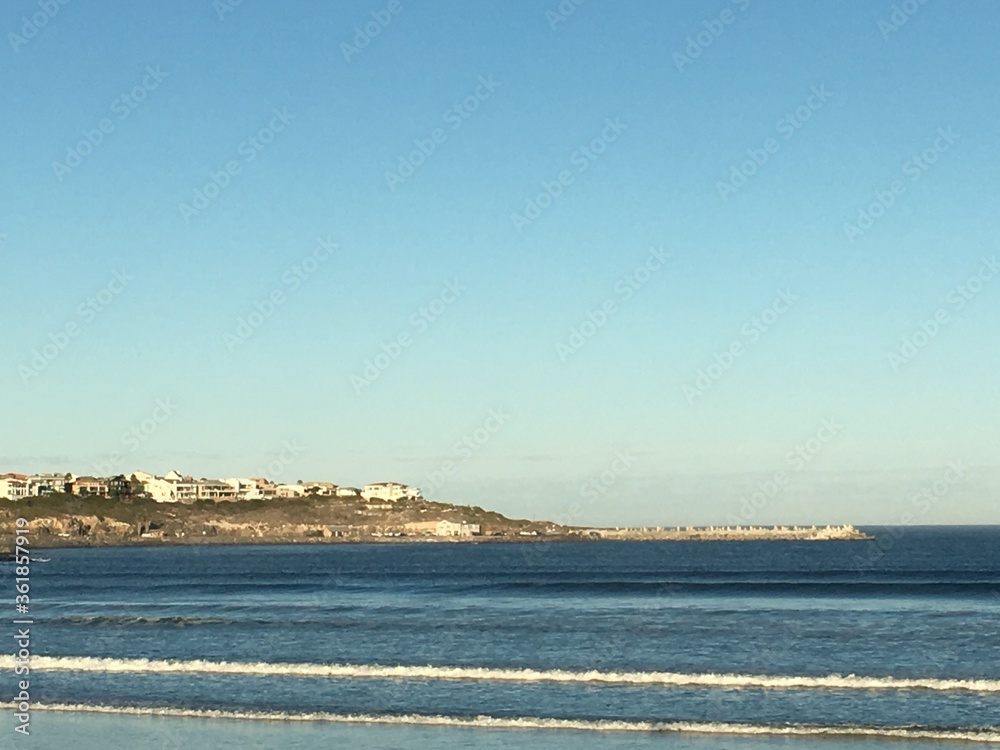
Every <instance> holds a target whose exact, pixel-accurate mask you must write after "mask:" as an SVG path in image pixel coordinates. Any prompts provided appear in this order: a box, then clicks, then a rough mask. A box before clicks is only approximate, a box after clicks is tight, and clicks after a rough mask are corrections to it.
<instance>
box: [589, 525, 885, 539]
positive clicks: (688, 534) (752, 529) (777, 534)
mask: <svg viewBox="0 0 1000 750" xmlns="http://www.w3.org/2000/svg"><path fill="white" fill-rule="evenodd" d="M571 533H573V534H574V535H576V536H582V537H587V538H591V539H608V540H622V541H643V540H647V541H651V540H662V541H675V542H685V541H691V542H695V541H713V542H748V541H783V540H784V541H802V542H830V541H849V540H859V539H874V538H875V537H873V536H869V535H868V534H866V533H864V532H863V531H860V530H859V529H857V528H856V527H854V526H851V525H849V524H848V525H843V526H687V527H684V528H681V527H680V526H678V527H675V528H617V529H573V530H572V532H571Z"/></svg>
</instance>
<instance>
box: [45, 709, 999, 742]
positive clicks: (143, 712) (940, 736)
mask: <svg viewBox="0 0 1000 750" xmlns="http://www.w3.org/2000/svg"><path fill="white" fill-rule="evenodd" d="M33 707H34V708H35V709H38V710H43V711H63V712H75V713H98V714H125V715H131V716H161V717H176V718H192V719H241V720H250V721H301V722H330V723H337V724H383V725H405V726H425V727H467V728H481V729H562V730H574V731H592V732H663V733H668V732H669V733H689V734H725V735H773V736H798V737H885V738H897V739H909V740H940V741H967V742H983V743H986V742H1000V729H998V728H996V727H991V728H984V729H978V730H977V729H972V728H964V729H937V728H933V727H875V726H857V725H843V726H817V725H807V724H792V725H769V724H725V723H716V722H689V721H672V722H658V721H616V720H593V721H592V720H587V719H546V718H538V717H532V716H519V717H514V718H505V717H496V716H470V717H462V716H443V715H422V714H403V715H391V714H390V715H378V714H335V713H325V712H316V713H284V712H280V711H220V710H214V709H196V708H167V707H142V706H100V705H87V704H61V703H56V704H41V703H40V704H35V705H34V706H33Z"/></svg>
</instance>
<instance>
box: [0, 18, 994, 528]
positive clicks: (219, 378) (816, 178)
mask: <svg viewBox="0 0 1000 750" xmlns="http://www.w3.org/2000/svg"><path fill="white" fill-rule="evenodd" d="M577 3H578V4H577ZM864 6H865V7H863V8H862V7H854V6H853V5H852V7H850V8H847V7H844V6H843V4H835V3H820V2H797V3H791V2H782V3H777V2H763V0H734V1H733V2H727V1H726V0H717V1H714V2H671V3H661V2H652V1H649V2H640V1H639V0H636V1H635V2H628V3H611V2H599V0H588V1H586V2H581V0H576V3H574V2H564V3H562V4H561V5H560V3H558V2H556V0H551V1H550V2H527V1H526V0H518V1H515V2H512V1H510V0H482V1H478V2H461V1H459V0H449V1H442V2H433V3H432V2H415V1H414V2H408V1H407V0H398V1H396V2H388V1H386V2H381V0H379V1H377V2H368V1H364V2H361V1H359V0H345V1H344V2H337V3H328V2H320V1H319V0H290V2H286V3H281V4H276V3H263V2H259V1H252V0H248V1H246V2H242V3H236V2H235V1H234V0H219V1H218V2H216V3H214V4H213V3H212V2H211V0H178V1H177V2H172V3H165V4H155V3H154V4H146V3H141V4H130V5H124V4H121V3H107V2H105V3H101V2H98V3H84V2H80V1H79V0H78V1H77V2H68V3H67V4H65V5H60V4H58V3H57V2H55V1H54V0H53V2H51V4H50V5H47V4H46V3H45V2H41V3H39V2H29V1H28V0H16V1H15V2H11V3H7V4H5V7H4V9H3V10H2V11H0V32H3V33H4V35H5V42H4V43H3V44H4V46H3V47H2V49H0V56H3V57H4V58H5V59H4V62H3V65H2V66H0V87H2V91H3V101H4V104H5V106H4V114H3V117H2V120H0V123H2V124H0V127H2V128H3V131H4V133H3V136H4V137H3V138H2V139H0V156H2V164H3V170H4V177H5V179H4V180H3V182H2V187H0V190H2V191H3V192H2V195H0V198H2V200H0V258H2V270H3V274H2V279H3V290H4V294H3V322H2V325H0V351H2V352H3V360H2V361H3V367H2V368H0V403H2V408H3V415H4V420H3V426H4V429H3V431H2V434H0V471H10V470H14V471H38V470H60V471H62V470H67V471H74V472H76V473H93V472H97V471H99V469H101V468H108V469H113V470H114V473H118V472H125V473H129V472H131V471H134V470H136V469H144V470H147V471H151V472H156V473H163V472H166V471H167V470H169V469H171V468H177V469H179V470H181V471H182V472H186V473H190V474H193V475H195V476H209V477H216V476H242V475H248V474H250V475H258V474H266V475H268V476H270V477H272V478H274V479H278V480H281V481H295V480H297V479H306V480H312V479H328V480H331V481H336V482H338V483H341V484H359V483H365V482H370V481H377V480H388V479H394V480H399V481H404V482H408V483H411V484H416V485H418V486H421V487H422V488H423V489H424V492H425V494H426V495H428V496H430V497H433V498H436V499H442V500H446V501H453V502H468V503H473V504H480V505H483V506H487V507H491V508H495V509H498V510H500V511H502V512H505V513H508V514H514V515H520V516H528V517H531V516H534V517H537V518H543V517H557V518H562V519H564V520H566V519H569V520H573V521H575V522H578V523H595V524H596V523H604V524H615V523H620V524H653V525H659V524H662V525H669V524H678V523H683V524H687V523H723V522H726V521H727V520H732V519H733V517H734V516H736V517H739V515H740V514H741V513H743V516H742V517H743V518H744V519H745V520H747V521H750V522H755V523H773V522H795V523H798V522H816V523H826V522H855V523H899V522H900V521H901V519H903V515H902V514H904V513H907V512H909V513H912V515H913V519H912V522H914V523H958V522H964V523H977V522H978V523H998V522H1000V511H998V510H997V507H998V502H997V501H998V499H1000V481H998V476H1000V470H998V460H997V453H996V448H997V445H998V442H1000V440H998V438H1000V428H998V419H997V415H998V405H1000V404H998V390H997V372H998V371H1000V349H998V346H997V322H998V320H1000V273H998V271H997V269H996V263H995V260H994V259H995V257H996V255H997V254H998V240H997V237H998V229H1000V220H998V218H997V217H998V216H1000V213H998V211H997V198H998V190H997V184H996V179H997V174H998V171H1000V137H998V136H1000V98H998V97H997V95H996V82H997V80H998V73H1000V58H998V56H997V41H996V40H997V38H998V36H1000V7H998V6H997V4H996V3H995V2H990V1H989V0H970V1H969V2H963V3H961V4H958V5H954V4H947V3H944V2H940V0H932V1H931V2H928V3H926V4H923V5H921V4H919V3H917V2H915V0H910V2H909V3H902V4H901V5H898V6H896V10H895V11H894V4H893V3H891V2H888V1H886V2H871V3H865V4H864ZM994 276H997V279H996V280H993V277H994ZM258 311H263V312H258ZM907 342H908V343H907ZM952 462H957V466H959V467H960V469H959V470H958V471H956V470H955V469H954V468H952V469H949V468H948V467H949V465H950V464H951V463H952ZM107 473H111V472H107ZM768 482H772V485H769V484H768ZM934 482H937V483H938V484H937V487H938V491H937V494H932V495H931V496H930V497H932V498H933V502H931V501H930V500H926V499H925V501H924V502H919V501H918V500H917V499H915V494H916V493H918V492H920V491H921V490H922V489H925V488H933V487H934ZM760 483H763V485H762V487H763V489H760V488H759V487H758V485H760ZM755 488H757V490H758V491H759V492H762V493H763V495H760V496H758V497H757V498H756V500H755V501H752V500H751V498H750V493H751V492H753V491H754V490H755ZM753 502H755V503H756V505H758V506H759V507H753V508H752V510H751V511H746V508H747V507H748V505H747V503H753ZM741 509H743V510H741Z"/></svg>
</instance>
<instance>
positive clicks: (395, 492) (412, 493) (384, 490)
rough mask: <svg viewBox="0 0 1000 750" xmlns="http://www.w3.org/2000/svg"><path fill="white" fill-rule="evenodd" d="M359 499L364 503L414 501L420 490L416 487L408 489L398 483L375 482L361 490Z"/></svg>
mask: <svg viewBox="0 0 1000 750" xmlns="http://www.w3.org/2000/svg"><path fill="white" fill-rule="evenodd" d="M361 497H362V499H364V500H365V501H369V500H388V501H389V502H396V501H397V500H414V499H416V498H419V497H421V495H420V490H419V489H417V488H416V487H408V486H406V485H405V484H400V483H399V482H376V483H375V484H366V485H365V488H364V489H363V490H361Z"/></svg>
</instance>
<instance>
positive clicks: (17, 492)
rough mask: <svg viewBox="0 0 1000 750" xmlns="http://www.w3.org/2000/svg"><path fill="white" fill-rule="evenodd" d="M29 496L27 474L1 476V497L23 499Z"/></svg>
mask: <svg viewBox="0 0 1000 750" xmlns="http://www.w3.org/2000/svg"><path fill="white" fill-rule="evenodd" d="M27 496H28V477H27V476H26V475H25V474H4V475H2V476H0V497H6V498H8V499H10V500H22V499H24V498H26V497H27Z"/></svg>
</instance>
